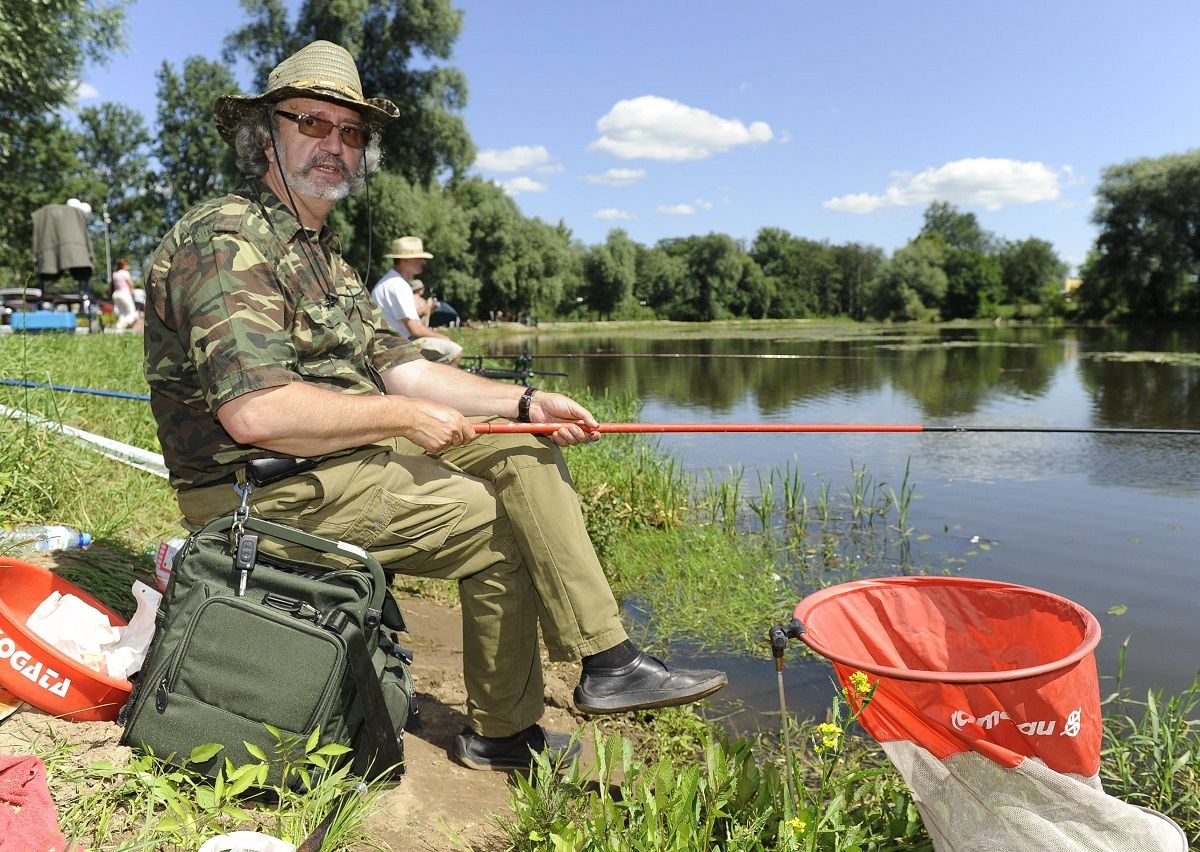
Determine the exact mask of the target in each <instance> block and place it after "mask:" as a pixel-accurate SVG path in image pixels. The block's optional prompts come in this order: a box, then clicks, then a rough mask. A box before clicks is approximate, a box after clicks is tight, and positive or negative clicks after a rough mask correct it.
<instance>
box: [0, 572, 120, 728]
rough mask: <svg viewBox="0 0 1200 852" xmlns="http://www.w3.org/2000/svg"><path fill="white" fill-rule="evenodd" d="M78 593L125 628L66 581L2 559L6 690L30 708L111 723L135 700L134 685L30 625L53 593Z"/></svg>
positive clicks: (0, 648)
mask: <svg viewBox="0 0 1200 852" xmlns="http://www.w3.org/2000/svg"><path fill="white" fill-rule="evenodd" d="M54 592H59V593H60V594H64V595H66V594H71V595H75V596H76V597H77V598H79V599H80V600H82V601H84V602H85V603H87V604H88V605H90V606H92V607H95V608H96V609H97V610H99V611H100V612H102V613H104V614H105V615H106V616H108V620H109V623H111V624H112V625H113V626H115V627H123V626H125V619H123V618H121V616H119V615H117V614H116V613H115V612H113V611H112V610H111V609H109V608H108V607H106V606H105V605H104V604H102V603H100V601H98V600H96V599H95V598H93V597H92V596H91V595H89V594H88V593H87V592H85V591H83V589H80V588H79V587H77V586H75V585H74V584H72V583H69V582H67V581H66V580H64V579H63V578H62V577H59V576H58V575H57V574H54V573H52V572H50V571H47V570H46V569H44V568H39V567H38V566H36V565H31V564H29V563H28V562H20V561H18V560H16V559H9V558H6V557H0V687H2V688H3V689H6V690H8V691H9V692H11V693H12V694H13V695H15V696H17V697H18V698H20V699H21V700H22V701H24V702H25V703H26V704H30V705H32V706H33V707H36V708H37V709H39V710H42V711H44V712H46V713H49V714H50V715H52V716H61V717H63V718H66V719H70V720H72V721H75V722H108V721H112V720H113V719H116V718H117V712H118V711H119V710H120V709H121V706H122V705H123V704H124V703H125V702H126V700H127V699H128V698H129V693H130V691H131V690H132V688H133V687H132V685H131V684H130V683H129V681H127V680H125V679H124V678H111V677H108V676H107V675H104V674H101V673H100V672H97V671H94V670H93V669H90V668H88V667H87V666H85V665H84V664H83V663H80V662H78V661H77V660H73V659H71V658H70V657H68V656H66V655H65V654H63V653H61V652H60V651H59V650H58V649H57V648H55V647H54V646H52V645H50V644H48V643H46V642H45V641H43V640H42V639H40V638H39V637H37V636H35V635H34V634H33V633H30V632H29V630H28V629H27V628H26V626H25V623H26V622H27V621H28V620H29V616H30V615H31V614H32V613H33V611H34V610H35V609H37V607H38V605H39V604H41V602H42V601H44V600H45V599H46V598H48V597H49V596H50V595H51V594H52V593H54Z"/></svg>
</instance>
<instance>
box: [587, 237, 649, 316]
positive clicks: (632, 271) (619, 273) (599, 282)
mask: <svg viewBox="0 0 1200 852" xmlns="http://www.w3.org/2000/svg"><path fill="white" fill-rule="evenodd" d="M583 278H584V283H585V285H586V293H585V296H584V298H585V299H586V300H587V304H588V307H589V308H591V309H592V310H594V311H596V312H598V313H601V314H604V315H605V316H607V317H608V318H610V319H611V318H612V315H613V314H614V313H616V312H619V311H620V310H621V309H622V308H625V307H628V306H629V304H630V302H631V301H632V300H633V282H634V280H635V279H636V278H637V246H636V244H635V243H634V242H633V240H631V239H629V235H628V234H626V233H625V231H623V230H621V229H620V228H613V229H612V230H611V231H609V232H608V238H607V239H606V240H605V241H604V243H603V244H602V245H598V246H593V247H592V248H590V249H588V251H587V252H586V253H585V254H584V256H583Z"/></svg>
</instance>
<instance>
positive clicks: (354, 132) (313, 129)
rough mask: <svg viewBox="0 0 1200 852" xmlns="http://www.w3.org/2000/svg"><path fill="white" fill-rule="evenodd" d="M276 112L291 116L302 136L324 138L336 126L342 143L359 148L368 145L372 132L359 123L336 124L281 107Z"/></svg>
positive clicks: (285, 116)
mask: <svg viewBox="0 0 1200 852" xmlns="http://www.w3.org/2000/svg"><path fill="white" fill-rule="evenodd" d="M275 114H276V115H282V116H283V117H284V118H290V119H291V120H292V121H294V122H296V126H297V127H298V128H300V135H301V136H311V137H312V138H313V139H324V138H325V137H326V136H328V135H329V134H330V132H332V131H333V128H335V127H336V128H337V129H338V132H339V133H340V134H341V137H342V144H344V145H349V146H350V147H351V148H358V149H362V148H365V147H367V141H368V140H369V139H370V138H371V134H370V133H369V132H368V131H367V129H366V128H365V127H359V126H358V125H357V124H334V123H333V122H332V121H330V120H329V119H326V118H318V117H317V116H315V115H309V114H308V113H305V114H303V115H296V113H294V112H285V111H284V110H281V109H277V110H275Z"/></svg>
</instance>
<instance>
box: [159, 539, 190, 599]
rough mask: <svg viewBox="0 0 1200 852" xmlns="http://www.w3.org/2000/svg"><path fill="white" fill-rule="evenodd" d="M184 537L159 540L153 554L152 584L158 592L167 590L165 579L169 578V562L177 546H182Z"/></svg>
mask: <svg viewBox="0 0 1200 852" xmlns="http://www.w3.org/2000/svg"><path fill="white" fill-rule="evenodd" d="M185 541H187V539H186V538H172V539H169V540H168V541H163V542H159V545H158V550H157V551H156V552H155V554H154V585H155V587H156V588H157V589H158V590H159V591H160V592H165V591H166V590H167V581H168V580H170V579H171V564H172V561H173V560H174V559H175V554H176V553H178V552H179V548H181V547H183V543H184V542H185Z"/></svg>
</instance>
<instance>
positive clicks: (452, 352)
mask: <svg viewBox="0 0 1200 852" xmlns="http://www.w3.org/2000/svg"><path fill="white" fill-rule="evenodd" d="M384 257H387V258H391V259H392V268H391V269H389V270H388V271H387V272H385V273H384V274H383V277H381V278H380V279H379V280H378V281H376V282H375V286H374V287H373V288H372V289H371V298H372V299H374V300H375V304H377V305H379V309H380V310H381V311H383V316H384V319H386V320H387V321H388V325H390V326H391V327H392V330H393V331H395V332H396V333H397V334H399V335H401V336H403V337H406V338H408V339H409V340H411V341H412V342H413V345H414V346H416V347H417V348H418V349H419V350H421V354H422V355H424V356H425V357H426V358H428V359H429V360H430V361H438V362H440V363H443V364H451V365H453V366H456V367H457V366H458V362H459V360H460V359H461V358H462V351H463V350H462V347H461V346H459V345H458V344H457V343H455V342H454V341H453V340H451V339H450V338H449V337H447V336H446V335H444V334H442V333H441V332H440V331H434V330H433V329H432V328H430V327H429V326H428V325H426V324H425V322H424V321H423V320H422V315H424V316H428V315H429V309H428V308H427V306H426V304H425V303H426V302H428V301H429V300H428V299H426V298H425V292H424V291H425V285H424V284H422V283H421V281H420V279H418V278H417V276H418V275H420V274H421V270H422V269H423V268H424V267H425V261H427V260H431V259H432V258H433V255H431V254H430V253H429V252H427V251H425V245H424V243H422V242H421V238H420V237H398V238H396V239H394V240H392V250H391V251H390V252H389V253H388V254H385V255H384ZM418 285H420V287H419V290H418ZM422 308H426V309H425V310H422Z"/></svg>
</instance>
